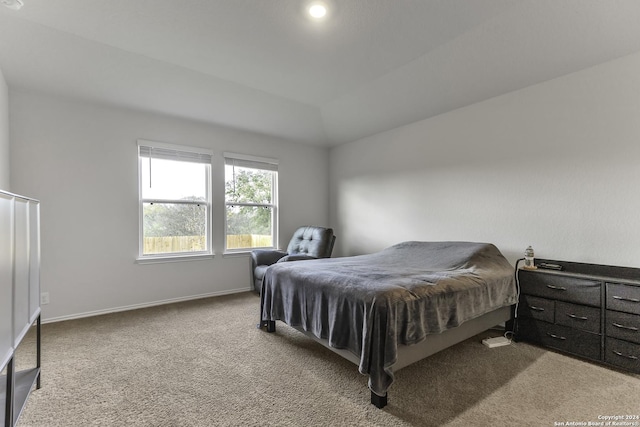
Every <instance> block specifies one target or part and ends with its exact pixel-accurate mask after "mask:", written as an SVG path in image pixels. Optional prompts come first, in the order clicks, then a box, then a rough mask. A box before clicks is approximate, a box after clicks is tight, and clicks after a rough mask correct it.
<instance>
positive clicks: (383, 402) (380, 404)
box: [371, 392, 387, 409]
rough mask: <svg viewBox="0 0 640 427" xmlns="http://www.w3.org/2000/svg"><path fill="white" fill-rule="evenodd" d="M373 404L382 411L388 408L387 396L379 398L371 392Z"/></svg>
mask: <svg viewBox="0 0 640 427" xmlns="http://www.w3.org/2000/svg"><path fill="white" fill-rule="evenodd" d="M371 404H372V405H375V407H376V408H378V409H382V408H384V407H385V406H387V394H386V393H385V394H384V396H378V395H377V394H375V393H374V392H371Z"/></svg>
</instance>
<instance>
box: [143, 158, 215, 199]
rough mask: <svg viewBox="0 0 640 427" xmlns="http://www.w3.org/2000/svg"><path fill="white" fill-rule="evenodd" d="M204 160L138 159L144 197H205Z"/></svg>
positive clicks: (205, 173) (205, 166)
mask: <svg viewBox="0 0 640 427" xmlns="http://www.w3.org/2000/svg"><path fill="white" fill-rule="evenodd" d="M207 167H208V165H207V164H203V163H191V162H179V161H175V160H164V159H149V158H148V157H143V158H142V159H141V168H140V175H141V176H140V178H141V181H142V198H143V199H165V200H166V199H171V200H203V201H204V200H207V187H206V183H207Z"/></svg>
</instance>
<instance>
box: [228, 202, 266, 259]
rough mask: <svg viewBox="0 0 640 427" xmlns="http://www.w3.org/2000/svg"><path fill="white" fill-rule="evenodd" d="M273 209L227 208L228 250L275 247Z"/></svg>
mask: <svg viewBox="0 0 640 427" xmlns="http://www.w3.org/2000/svg"><path fill="white" fill-rule="evenodd" d="M272 213H273V209H272V208H270V207H263V206H227V249H244V248H264V247H273V231H272V228H271V224H272V221H271V217H272Z"/></svg>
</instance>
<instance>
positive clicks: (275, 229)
mask: <svg viewBox="0 0 640 427" xmlns="http://www.w3.org/2000/svg"><path fill="white" fill-rule="evenodd" d="M227 160H238V161H241V162H243V163H246V164H251V163H253V164H255V165H256V166H259V165H260V164H263V165H264V166H265V168H264V169H262V170H269V171H272V172H275V173H274V174H273V176H272V179H273V182H272V184H271V203H246V202H229V201H228V200H227V192H226V183H227V171H226V167H227ZM223 161H224V166H225V171H224V172H225V173H224V183H225V192H224V254H242V253H248V252H251V251H252V250H254V249H277V248H279V222H280V221H279V218H280V216H279V206H278V204H279V203H278V173H279V171H278V165H279V161H278V159H274V158H271V157H260V156H252V155H248V154H239V153H231V152H226V151H225V152H224V153H223ZM243 167H248V166H243ZM254 169H257V170H260V169H261V168H259V167H255V168H254ZM233 205H235V206H253V207H269V208H271V209H272V211H271V212H272V215H271V234H272V242H273V245H272V246H262V247H255V248H238V249H229V248H228V247H227V243H228V239H227V229H228V227H227V208H228V207H229V206H233Z"/></svg>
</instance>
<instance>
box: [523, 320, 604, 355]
mask: <svg viewBox="0 0 640 427" xmlns="http://www.w3.org/2000/svg"><path fill="white" fill-rule="evenodd" d="M517 336H518V339H521V340H525V341H531V342H534V343H537V344H540V345H543V346H545V347H550V348H555V349H557V350H561V351H565V352H567V353H572V354H575V355H576V356H582V357H585V358H587V359H593V360H601V359H600V335H598V334H593V333H590V332H585V331H580V330H577V329H573V328H569V327H566V326H562V325H552V324H550V323H546V322H540V321H538V320H533V319H528V318H526V317H523V318H521V319H518V334H517Z"/></svg>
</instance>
